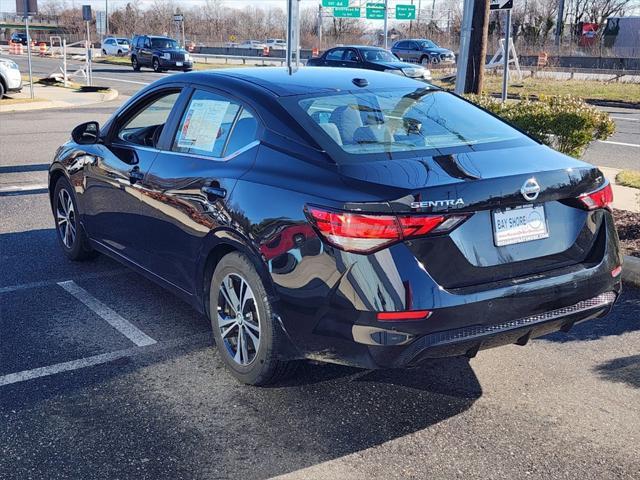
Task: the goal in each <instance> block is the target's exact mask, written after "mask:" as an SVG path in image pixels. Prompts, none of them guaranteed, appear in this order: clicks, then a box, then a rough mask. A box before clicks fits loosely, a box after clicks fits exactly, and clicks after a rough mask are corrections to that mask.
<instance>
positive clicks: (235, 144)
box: [225, 109, 258, 156]
mask: <svg viewBox="0 0 640 480" xmlns="http://www.w3.org/2000/svg"><path fill="white" fill-rule="evenodd" d="M257 131H258V122H257V121H256V119H255V117H254V116H253V115H251V113H249V112H248V111H247V110H245V109H243V110H242V111H241V112H240V115H238V119H237V120H236V124H235V126H234V127H233V131H232V132H231V136H230V137H229V142H228V143H227V148H226V149H225V156H226V155H230V154H232V153H234V152H237V151H238V150H240V149H241V148H244V147H246V146H247V145H249V144H250V143H251V142H253V141H254V140H255V139H256V138H257V137H256V134H257Z"/></svg>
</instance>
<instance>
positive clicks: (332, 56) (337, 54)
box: [327, 48, 344, 60]
mask: <svg viewBox="0 0 640 480" xmlns="http://www.w3.org/2000/svg"><path fill="white" fill-rule="evenodd" d="M343 54H344V50H343V49H341V48H337V49H335V50H331V51H330V52H329V53H327V60H342V55H343Z"/></svg>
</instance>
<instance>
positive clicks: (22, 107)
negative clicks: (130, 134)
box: [0, 86, 120, 115]
mask: <svg viewBox="0 0 640 480" xmlns="http://www.w3.org/2000/svg"><path fill="white" fill-rule="evenodd" d="M47 88H62V87H57V86H56V87H47ZM70 91H71V92H73V94H74V97H75V95H76V94H78V95H87V96H88V95H95V98H94V99H93V100H89V101H88V102H87V101H85V100H81V101H78V100H79V99H80V97H75V98H74V99H73V101H69V98H66V99H62V100H51V99H43V101H36V102H34V103H16V104H12V105H2V104H0V107H1V108H0V115H2V114H6V113H17V112H33V111H37V110H47V109H52V108H64V109H69V108H70V109H73V108H76V107H86V106H90V105H97V104H100V103H104V102H110V101H111V100H115V99H116V98H118V96H119V95H120V93H119V92H118V90H116V89H114V88H109V89H108V90H106V91H104V92H91V93H80V92H78V91H75V90H70Z"/></svg>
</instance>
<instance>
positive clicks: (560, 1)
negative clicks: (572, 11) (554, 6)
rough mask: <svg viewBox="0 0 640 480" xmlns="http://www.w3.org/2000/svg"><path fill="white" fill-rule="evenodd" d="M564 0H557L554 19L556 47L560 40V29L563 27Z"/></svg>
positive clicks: (558, 45)
mask: <svg viewBox="0 0 640 480" xmlns="http://www.w3.org/2000/svg"><path fill="white" fill-rule="evenodd" d="M563 27H564V0H558V18H557V19H556V41H555V44H556V47H560V43H561V42H562V30H563V29H564V28H563Z"/></svg>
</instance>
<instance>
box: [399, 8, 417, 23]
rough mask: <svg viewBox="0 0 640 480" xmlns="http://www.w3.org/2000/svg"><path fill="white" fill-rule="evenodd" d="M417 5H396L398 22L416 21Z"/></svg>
mask: <svg viewBox="0 0 640 480" xmlns="http://www.w3.org/2000/svg"><path fill="white" fill-rule="evenodd" d="M415 19H416V6H415V5H396V20H415Z"/></svg>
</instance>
